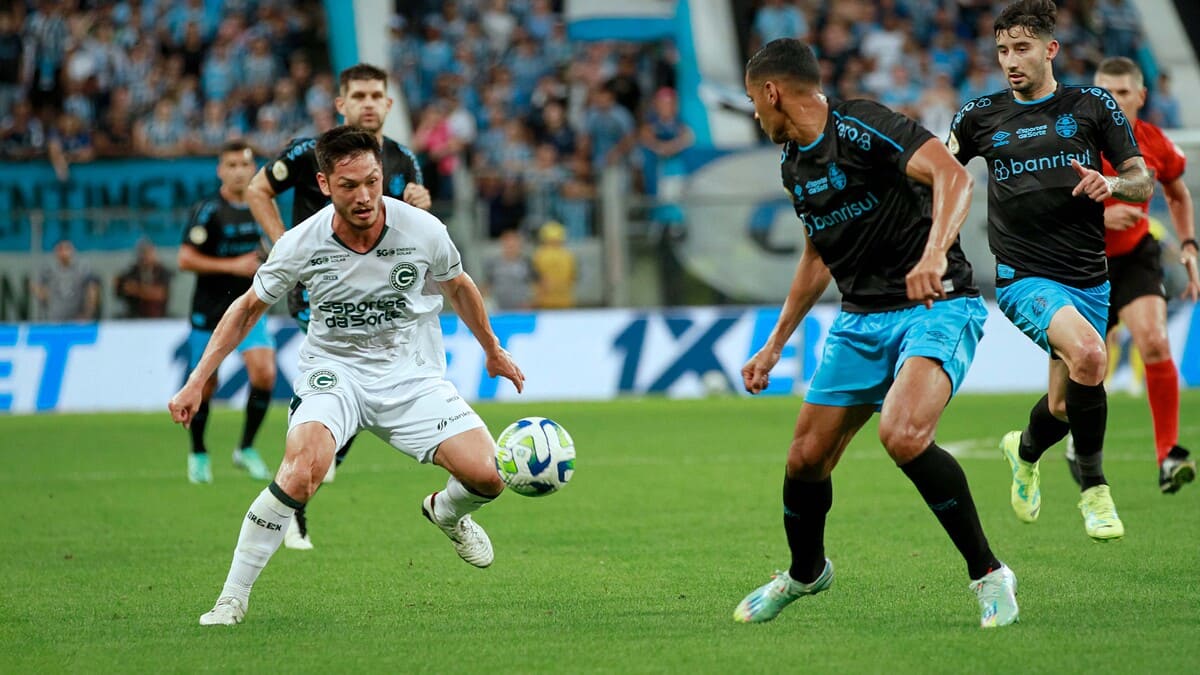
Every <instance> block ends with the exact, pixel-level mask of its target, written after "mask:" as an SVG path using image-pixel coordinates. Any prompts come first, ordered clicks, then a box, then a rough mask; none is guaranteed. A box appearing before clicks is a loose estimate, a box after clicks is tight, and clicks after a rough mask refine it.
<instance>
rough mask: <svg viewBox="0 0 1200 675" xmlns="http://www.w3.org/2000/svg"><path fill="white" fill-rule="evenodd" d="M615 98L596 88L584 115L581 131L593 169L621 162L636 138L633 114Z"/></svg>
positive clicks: (609, 92) (627, 155) (604, 90)
mask: <svg viewBox="0 0 1200 675" xmlns="http://www.w3.org/2000/svg"><path fill="white" fill-rule="evenodd" d="M616 100H617V99H616V97H615V96H614V95H613V92H612V90H610V89H608V88H607V87H598V88H597V89H596V90H595V91H594V92H593V94H592V105H591V106H590V107H589V108H588V110H587V112H586V114H585V117H584V125H583V127H584V133H585V134H586V136H587V142H588V145H589V147H590V148H591V158H592V165H593V166H594V167H596V169H601V168H603V167H606V166H615V165H618V164H622V163H624V162H625V161H626V160H627V159H628V157H629V150H630V149H631V148H632V147H633V143H634V140H635V138H636V136H635V134H634V131H635V126H636V125H635V124H634V121H633V115H631V114H629V111H628V110H626V109H624V108H622V107H620V106H618V105H616Z"/></svg>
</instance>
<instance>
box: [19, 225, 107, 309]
mask: <svg viewBox="0 0 1200 675" xmlns="http://www.w3.org/2000/svg"><path fill="white" fill-rule="evenodd" d="M33 296H34V298H35V299H36V300H37V302H38V308H39V310H40V311H39V314H38V318H39V319H40V320H42V321H94V320H96V318H97V316H98V315H99V309H100V282H99V280H98V279H97V278H96V276H95V275H94V274H93V273H92V271H91V269H90V268H88V267H87V265H85V264H84V263H82V262H80V261H78V260H76V258H75V246H74V245H73V244H71V242H70V241H69V240H67V239H63V240H62V241H59V242H58V243H57V244H55V245H54V260H52V261H51V262H50V263H49V264H47V265H46V266H45V267H44V268H43V269H42V272H41V274H40V275H38V278H37V280H35V281H34V282H33Z"/></svg>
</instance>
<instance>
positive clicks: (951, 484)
mask: <svg viewBox="0 0 1200 675" xmlns="http://www.w3.org/2000/svg"><path fill="white" fill-rule="evenodd" d="M900 469H901V470H902V471H904V475H906V476H908V479H909V480H911V481H912V482H913V485H915V486H917V491H918V492H920V493H921V496H922V497H923V498H924V499H925V503H926V504H928V505H929V508H930V510H932V511H933V515H935V516H937V519H938V521H939V522H940V523H941V524H942V527H943V528H945V530H946V534H948V535H950V540H951V541H953V542H954V545H955V546H957V547H958V552H959V553H961V554H962V557H963V558H964V559H965V560H966V561H967V574H969V575H970V577H971V578H972V579H978V578H980V577H982V576H983V575H985V574H987V573H988V572H990V571H992V570H995V569H999V568H1000V561H998V560H996V556H994V555H992V549H991V548H990V547H989V546H988V542H987V537H985V536H984V534H983V526H982V525H980V524H979V514H978V513H977V512H976V511H975V501H974V500H972V499H971V488H970V487H969V486H968V485H967V476H966V474H964V473H963V470H962V467H961V466H959V465H958V462H957V461H955V459H954V457H952V456H951V455H950V453H948V452H946V451H945V450H943V449H941V448H940V447H938V445H937V444H936V443H931V444H930V445H929V447H928V448H926V449H925V452H922V453H921V454H919V455H917V457H916V459H914V460H912V461H911V462H909V463H907V464H905V465H904V466H901V467H900Z"/></svg>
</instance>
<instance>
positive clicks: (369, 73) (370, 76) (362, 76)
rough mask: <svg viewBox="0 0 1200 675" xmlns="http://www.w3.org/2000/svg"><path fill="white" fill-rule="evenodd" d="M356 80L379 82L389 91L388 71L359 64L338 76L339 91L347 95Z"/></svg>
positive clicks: (367, 64) (366, 64)
mask: <svg viewBox="0 0 1200 675" xmlns="http://www.w3.org/2000/svg"><path fill="white" fill-rule="evenodd" d="M355 80H379V81H380V82H383V88H384V89H387V80H388V76H387V71H386V70H384V69H383V68H377V67H375V66H373V65H371V64H369V63H359V64H357V65H353V66H350V67H349V68H347V69H345V70H343V71H342V73H341V74H340V75H338V91H340V92H341V93H343V94H344V93H346V90H347V89H349V88H350V83H351V82H353V81H355Z"/></svg>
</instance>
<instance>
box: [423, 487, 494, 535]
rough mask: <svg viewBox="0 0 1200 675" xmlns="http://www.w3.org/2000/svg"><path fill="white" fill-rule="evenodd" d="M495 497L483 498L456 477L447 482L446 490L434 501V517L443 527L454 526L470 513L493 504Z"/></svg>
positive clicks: (438, 494)
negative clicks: (490, 503) (485, 505)
mask: <svg viewBox="0 0 1200 675" xmlns="http://www.w3.org/2000/svg"><path fill="white" fill-rule="evenodd" d="M493 499H495V497H481V496H479V495H477V494H475V493H474V492H471V491H470V490H468V489H467V487H466V486H465V485H463V484H462V483H460V482H459V480H458V479H457V478H455V477H454V476H450V479H449V480H447V481H446V489H445V490H442V491H441V492H439V493H437V497H436V498H435V499H434V500H433V517H434V518H436V519H437V520H438V522H440V523H442V524H443V525H453V524H454V523H457V522H458V521H459V520H461V519H462V517H463V516H465V515H467V514H468V513H474V512H475V511H478V510H479V507H481V506H483V505H484V504H487V503H489V502H491V501H492V500H493Z"/></svg>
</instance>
